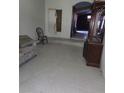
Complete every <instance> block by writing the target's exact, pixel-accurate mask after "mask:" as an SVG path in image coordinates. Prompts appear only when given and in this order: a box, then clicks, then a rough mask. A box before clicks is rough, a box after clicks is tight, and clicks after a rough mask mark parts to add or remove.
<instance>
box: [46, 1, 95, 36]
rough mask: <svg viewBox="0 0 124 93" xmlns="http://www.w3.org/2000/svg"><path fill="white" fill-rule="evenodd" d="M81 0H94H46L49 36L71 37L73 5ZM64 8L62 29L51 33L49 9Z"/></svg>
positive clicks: (47, 32)
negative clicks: (49, 28)
mask: <svg viewBox="0 0 124 93" xmlns="http://www.w3.org/2000/svg"><path fill="white" fill-rule="evenodd" d="M81 1H89V2H93V0H45V31H46V34H47V35H48V36H49V37H60V38H70V31H71V21H72V6H73V5H75V4H76V3H78V2H81ZM49 8H55V9H62V12H63V14H62V31H61V32H57V33H56V34H54V35H53V34H51V33H50V31H48V9H49Z"/></svg>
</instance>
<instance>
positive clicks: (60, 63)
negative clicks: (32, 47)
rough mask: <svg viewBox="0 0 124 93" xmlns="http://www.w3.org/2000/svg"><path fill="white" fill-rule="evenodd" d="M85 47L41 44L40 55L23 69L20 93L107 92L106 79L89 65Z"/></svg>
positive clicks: (38, 48)
mask: <svg viewBox="0 0 124 93" xmlns="http://www.w3.org/2000/svg"><path fill="white" fill-rule="evenodd" d="M82 47H83V46H82ZM82 47H79V46H73V45H72V44H71V45H68V44H63V43H62V44H60V43H53V42H52V43H51V42H49V44H47V45H44V46H43V45H39V46H38V47H37V50H38V56H37V57H36V58H34V59H33V60H31V61H29V62H28V63H26V64H25V65H23V66H22V67H20V71H19V72H20V81H19V83H20V87H19V88H20V89H19V93H105V89H104V87H105V86H104V77H103V76H102V73H101V71H100V69H98V68H94V67H87V66H86V65H85V60H84V59H83V57H82V51H83V48H82Z"/></svg>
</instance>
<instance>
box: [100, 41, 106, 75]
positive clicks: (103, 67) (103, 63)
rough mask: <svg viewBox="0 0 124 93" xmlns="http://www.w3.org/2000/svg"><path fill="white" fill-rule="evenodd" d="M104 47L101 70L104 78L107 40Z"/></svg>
mask: <svg viewBox="0 0 124 93" xmlns="http://www.w3.org/2000/svg"><path fill="white" fill-rule="evenodd" d="M103 42H104V46H103V50H102V55H101V70H102V73H103V76H104V77H105V39H104V41H103Z"/></svg>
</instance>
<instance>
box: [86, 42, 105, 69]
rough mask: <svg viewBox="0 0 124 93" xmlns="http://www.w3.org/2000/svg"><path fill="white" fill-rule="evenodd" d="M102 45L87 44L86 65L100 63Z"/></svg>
mask: <svg viewBox="0 0 124 93" xmlns="http://www.w3.org/2000/svg"><path fill="white" fill-rule="evenodd" d="M102 47H103V45H100V44H99V45H98V44H88V48H87V58H86V59H87V65H91V66H97V67H99V65H100V58H101V52H102Z"/></svg>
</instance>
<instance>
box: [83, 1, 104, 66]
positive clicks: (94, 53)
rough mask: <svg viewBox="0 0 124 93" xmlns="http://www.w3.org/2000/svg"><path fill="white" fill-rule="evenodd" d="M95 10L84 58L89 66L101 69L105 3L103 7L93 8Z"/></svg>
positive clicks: (85, 44)
mask: <svg viewBox="0 0 124 93" xmlns="http://www.w3.org/2000/svg"><path fill="white" fill-rule="evenodd" d="M99 3H100V2H99ZM94 5H96V4H94ZM93 9H94V10H93V14H92V16H91V17H92V18H91V21H90V31H89V33H88V39H87V40H86V42H85V43H84V49H83V57H84V58H85V59H86V64H87V65H88V66H95V67H99V66H100V60H101V53H102V48H103V38H104V34H105V7H104V5H103V2H102V6H101V7H100V6H99V7H97V8H95V6H93Z"/></svg>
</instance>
